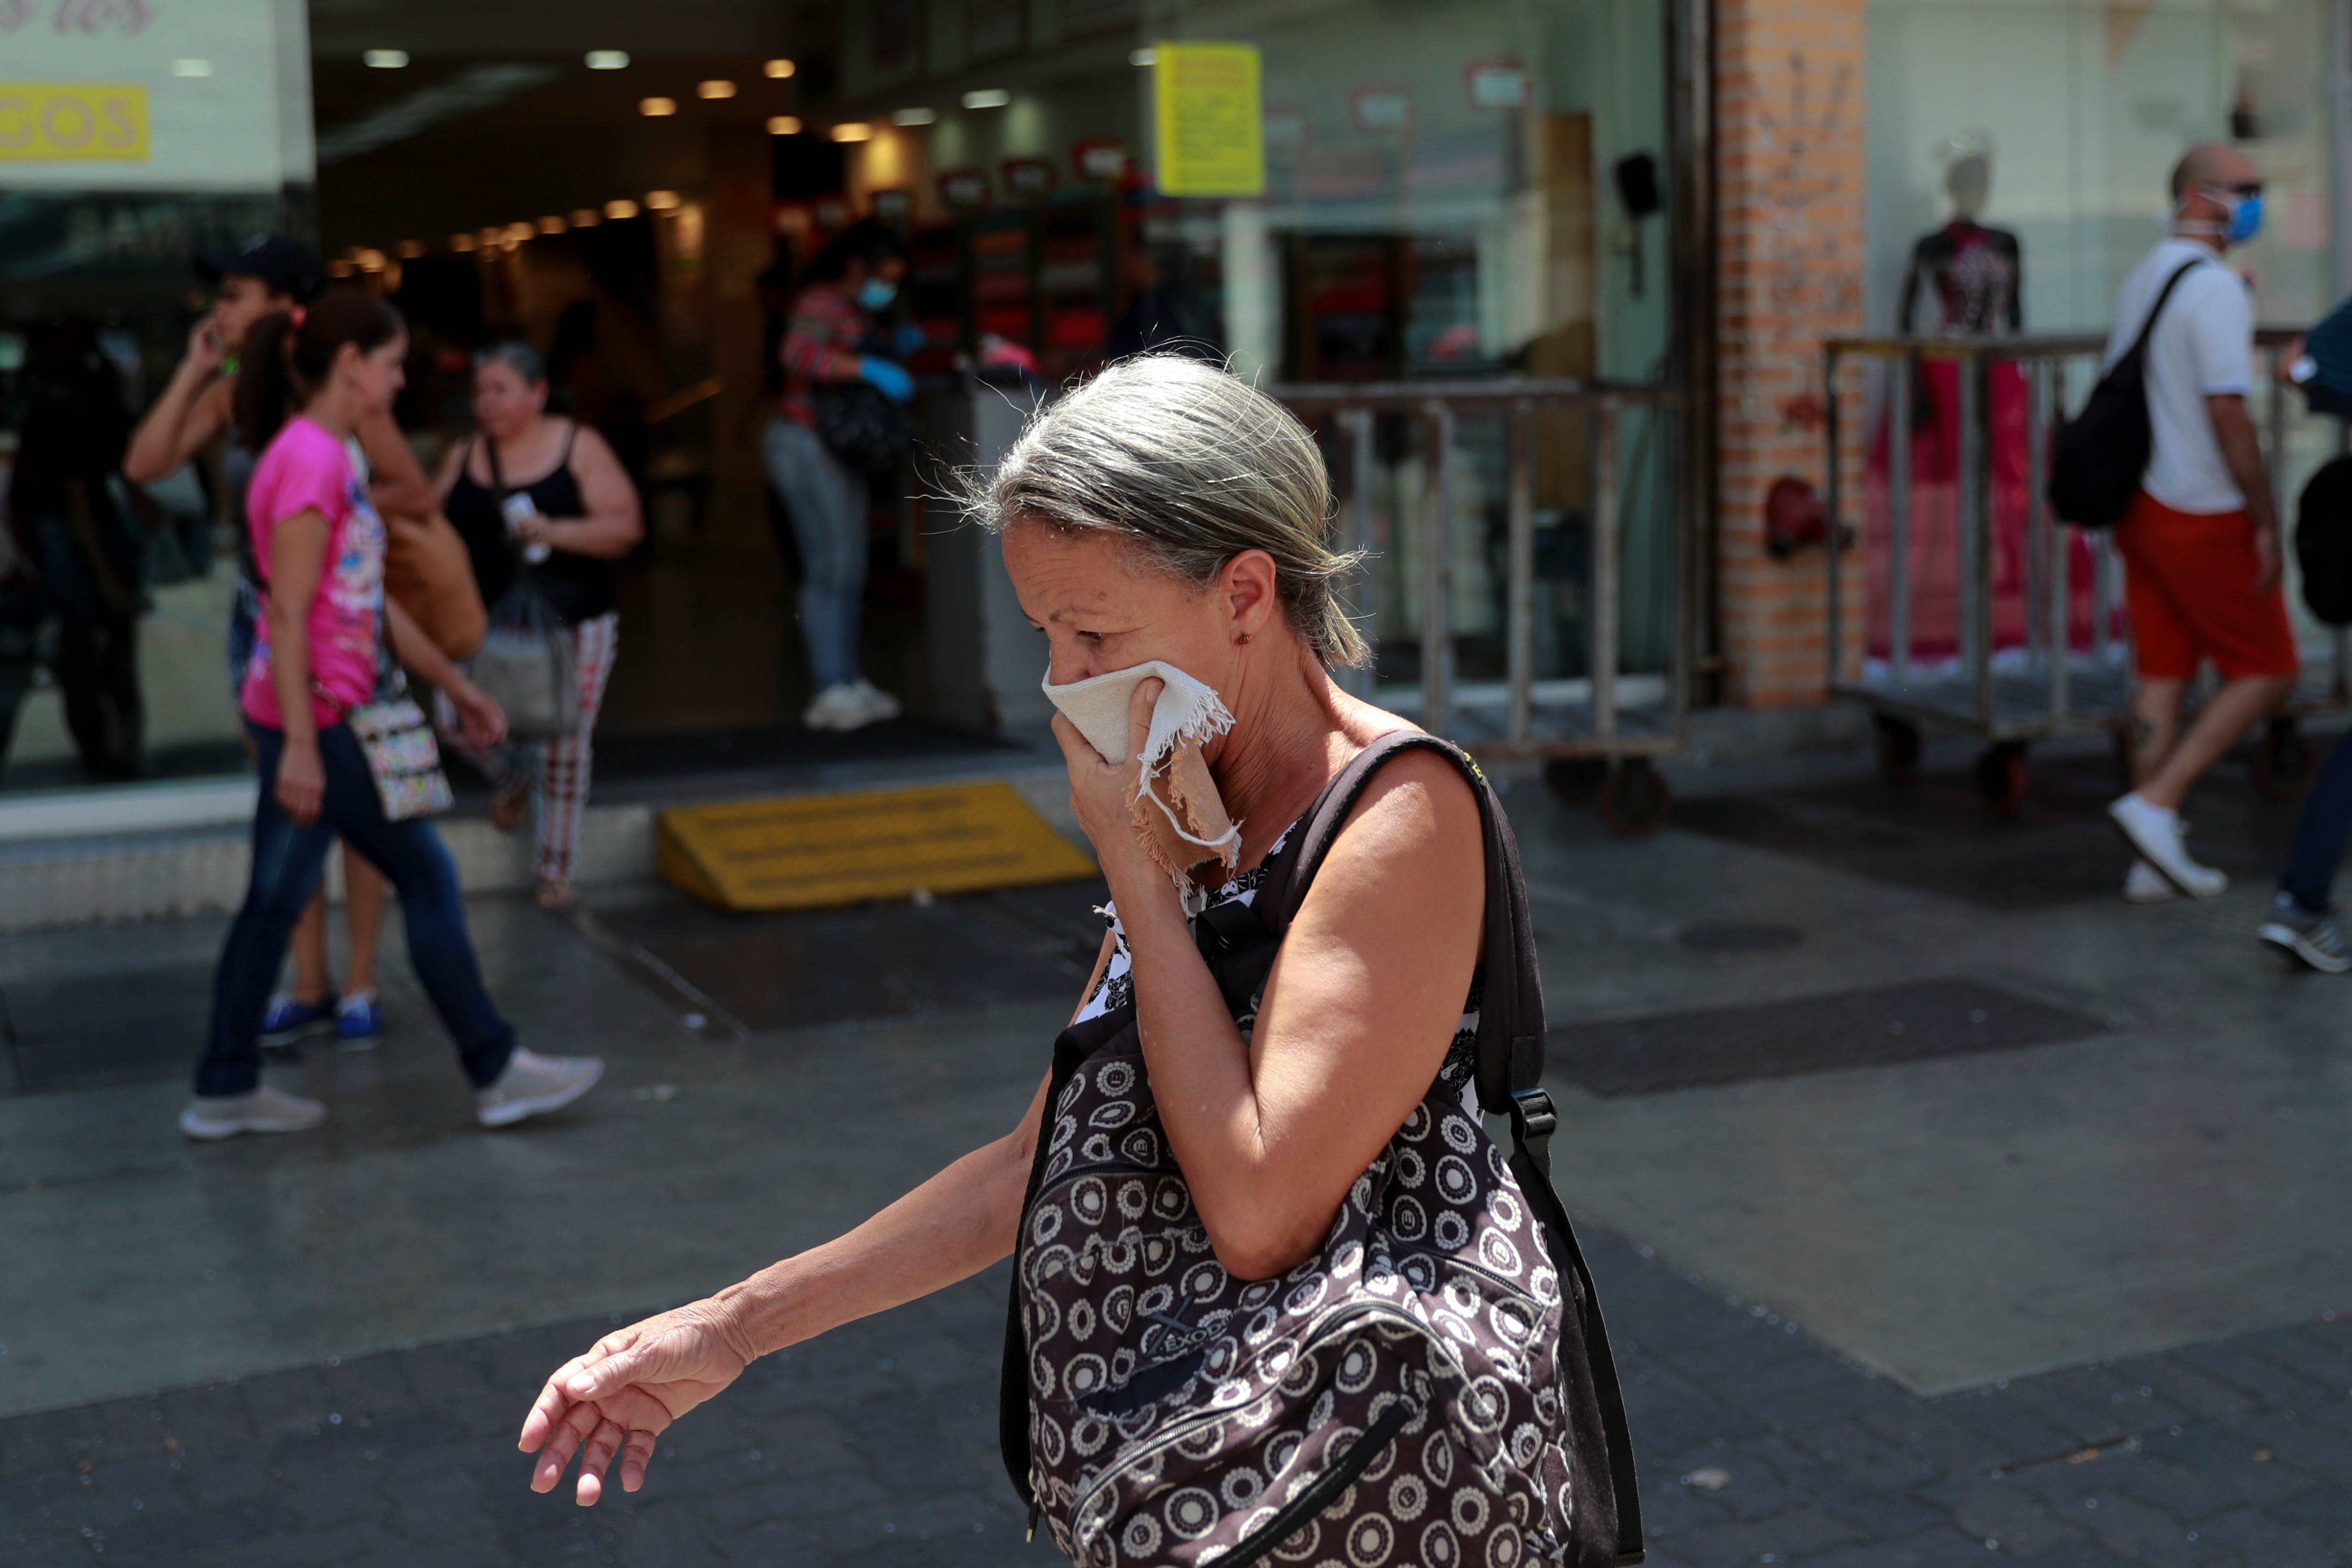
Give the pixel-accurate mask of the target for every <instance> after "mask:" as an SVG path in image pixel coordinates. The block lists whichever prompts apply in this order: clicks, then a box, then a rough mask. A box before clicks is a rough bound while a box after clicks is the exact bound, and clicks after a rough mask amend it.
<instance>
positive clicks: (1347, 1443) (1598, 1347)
mask: <svg viewBox="0 0 2352 1568" xmlns="http://www.w3.org/2000/svg"><path fill="white" fill-rule="evenodd" d="M1412 749H1423V750H1429V751H1434V752H1438V753H1439V754H1441V755H1443V756H1444V757H1446V758H1447V759H1448V760H1450V761H1452V762H1453V763H1454V765H1455V766H1457V767H1459V768H1460V769H1461V770H1462V771H1463V773H1464V774H1465V776H1466V777H1467V778H1468V779H1469V780H1470V782H1471V786H1472V788H1473V790H1474V791H1475V794H1476V795H1477V797H1478V809H1479V816H1480V818H1481V820H1482V823H1483V825H1484V827H1485V832H1486V952H1485V955H1484V958H1483V962H1482V964H1481V975H1482V979H1483V997H1482V1000H1481V1002H1480V1005H1479V1009H1478V1067H1477V1095H1478V1100H1479V1103H1480V1104H1481V1105H1483V1106H1485V1107H1486V1108H1487V1109H1488V1110H1493V1111H1495V1112H1496V1113H1497V1114H1499V1115H1507V1116H1508V1117H1509V1119H1510V1124H1511V1142H1512V1150H1511V1154H1510V1156H1509V1159H1508V1161H1507V1162H1506V1160H1505V1158H1504V1155H1503V1153H1502V1152H1501V1151H1500V1150H1499V1149H1497V1148H1496V1145H1495V1144H1494V1143H1493V1142H1491V1141H1490V1140H1489V1139H1488V1138H1487V1136H1486V1131H1485V1130H1484V1128H1483V1127H1482V1126H1481V1124H1480V1122H1479V1121H1478V1119H1477V1118H1476V1117H1475V1116H1474V1115H1472V1114H1470V1113H1468V1112H1467V1111H1465V1109H1464V1108H1463V1106H1462V1104H1461V1103H1460V1101H1458V1100H1454V1098H1453V1097H1452V1095H1451V1093H1450V1092H1446V1091H1439V1090H1435V1089H1433V1092H1432V1094H1431V1095H1430V1097H1429V1098H1428V1099H1426V1100H1423V1102H1422V1103H1421V1104H1420V1105H1419V1106H1418V1107H1416V1108H1415V1109H1414V1110H1413V1112H1412V1115H1411V1116H1410V1117H1408V1118H1407V1119H1406V1121H1405V1123H1404V1125H1403V1126H1402V1127H1401V1128H1399V1129H1398V1130H1397V1133H1396V1136H1395V1137H1394V1138H1393V1139H1391V1141H1390V1142H1389V1145H1388V1147H1387V1149H1386V1150H1385V1151H1383V1152H1381V1155H1380V1157H1379V1158H1378V1159H1376V1160H1374V1161H1373V1162H1372V1163H1371V1165H1370V1167H1369V1168H1368V1169H1367V1170H1366V1171H1365V1172H1364V1173H1363V1175H1362V1176H1361V1177H1360V1178H1358V1180H1357V1181H1356V1183H1355V1185H1354V1186H1353V1188H1352V1189H1351V1190H1350V1191H1349V1194H1348V1196H1347V1198H1346V1200H1345V1201H1344V1202H1342V1203H1341V1205H1339V1216H1338V1218H1337V1219H1336V1220H1335V1221H1334V1223H1333V1225H1332V1227H1331V1231H1330V1234H1329V1235H1328V1237H1326V1238H1325V1240H1324V1243H1323V1246H1322V1248H1321V1250H1319V1251H1318V1253H1316V1254H1315V1255H1314V1256H1313V1257H1310V1258H1307V1260H1306V1261H1305V1262H1303V1263H1301V1264H1299V1265H1298V1266H1297V1268H1293V1269H1291V1270H1290V1271H1289V1272H1288V1273H1286V1274H1285V1275H1283V1276H1281V1277H1280V1278H1279V1279H1260V1280H1246V1279H1234V1278H1233V1277H1232V1276H1230V1275H1228V1274H1227V1273H1226V1272H1225V1270H1224V1269H1223V1268H1222V1267H1221V1266H1220V1265H1219V1264H1218V1262H1217V1258H1216V1256H1215V1254H1214V1252H1213V1251H1212V1249H1211V1247H1210V1245H1209V1238H1208V1234H1207V1232H1206V1231H1205V1230H1204V1229H1203V1228H1202V1224H1201V1220H1200V1217H1199V1215H1197V1214H1196V1213H1195V1212H1194V1210H1193V1207H1192V1194H1191V1192H1190V1190H1189V1189H1188V1188H1187V1187H1186V1185H1185V1182H1184V1175H1183V1173H1182V1171H1181V1170H1180V1169H1179V1168H1178V1166H1177V1164H1176V1161H1175V1158H1174V1156H1173V1155H1172V1154H1171V1152H1170V1151H1169V1147H1168V1140H1167V1137H1166V1136H1165V1134H1164V1132H1163V1131H1162V1130H1161V1127H1160V1116H1159V1111H1158V1110H1157V1108H1156V1106H1155V1104H1154V1102H1153V1100H1152V1096H1151V1084H1150V1077H1149V1075H1148V1074H1147V1072H1146V1071H1145V1067H1144V1061H1143V1054H1142V1049H1141V1046H1140V1043H1139V1038H1138V1035H1137V1027H1136V1016H1135V1005H1134V1003H1133V1001H1132V1000H1131V999H1130V1000H1129V1002H1128V1003H1127V1004H1126V1005H1123V1006H1121V1007H1118V1008H1117V1009H1115V1010H1113V1011H1112V1012H1110V1013H1108V1014H1106V1015H1104V1016H1100V1017H1097V1018H1090V1019H1087V1020H1085V1021H1084V1022H1081V1023H1078V1024H1076V1025H1073V1026H1071V1027H1070V1028H1068V1029H1067V1030H1065V1031H1064V1032H1063V1034H1062V1036H1061V1037H1060V1038H1059V1039H1058V1040H1056V1041H1055V1047H1054V1077H1053V1082H1052V1088H1051V1089H1050V1091H1049V1093H1048V1096H1047V1099H1046V1102H1045V1103H1046V1106H1047V1112H1046V1123H1045V1127H1044V1129H1043V1130H1042V1135H1041V1136H1040V1137H1039V1139H1038V1146H1037V1155H1036V1163H1035V1164H1034V1167H1033V1168H1032V1169H1031V1172H1030V1176H1029V1189H1028V1194H1027V1196H1026V1199H1025V1200H1024V1204H1023V1205H1022V1220H1021V1229H1020V1233H1019V1237H1018V1240H1017V1242H1016V1245H1015V1251H1014V1259H1013V1260H1014V1277H1013V1306H1012V1313H1011V1317H1010V1320H1009V1321H1008V1322H1007V1324H1006V1327H1005V1355H1004V1384H1003V1403H1002V1405H1001V1408H1000V1414H999V1419H1000V1422H1001V1426H1002V1431H1001V1437H1002V1441H1003V1450H1004V1459H1005V1468H1006V1469H1007V1470H1008V1471H1009V1472H1010V1474H1011V1475H1012V1478H1013V1488H1014V1489H1015V1490H1017V1491H1018V1492H1019V1493H1020V1494H1021V1496H1022V1498H1023V1499H1024V1500H1025V1501H1027V1502H1028V1504H1029V1508H1030V1525H1031V1529H1032V1531H1033V1532H1034V1529H1035V1526H1036V1522H1037V1521H1038V1519H1039V1517H1040V1516H1041V1515H1042V1516H1043V1518H1044V1519H1045V1523H1046V1526H1047V1528H1048V1529H1049V1530H1050V1531H1052V1532H1053V1537H1054V1541H1055V1544H1056V1545H1058V1546H1059V1547H1060V1548H1061V1549H1062V1551H1063V1552H1065V1553H1066V1555H1067V1556H1068V1557H1069V1558H1070V1560H1071V1561H1072V1562H1073V1563H1079V1564H1082V1565H1084V1568H1144V1565H1146V1564H1176V1563H1183V1564H1191V1563H1211V1562H1214V1563H1218V1564H1220V1568H1243V1565H1244V1564H1248V1563H1258V1562H1260V1561H1263V1560H1265V1559H1267V1558H1269V1557H1271V1558H1273V1559H1275V1560H1277V1561H1279V1562H1284V1563H1315V1564H1322V1563H1333V1564H1343V1563H1344V1564H1349V1565H1350V1568H1382V1565H1388V1564H1396V1565H1402V1564H1408V1563H1422V1564H1427V1565H1428V1568H1457V1565H1461V1568H1467V1565H1469V1564H1474V1563H1475V1564H1491V1565H1496V1568H1511V1565H1514V1564H1517V1563H1564V1564H1569V1565H1570V1568H1588V1565H1593V1564H1612V1563H1638V1562H1640V1561H1641V1560H1642V1529H1641V1518H1640V1511H1639V1504H1638V1501H1637V1500H1636V1497H1635V1492H1634V1483H1633V1451H1632V1445H1631V1441H1630V1438H1629V1436H1628V1435H1627V1432H1626V1428H1625V1413H1624V1403H1623V1400H1622V1396H1621V1395H1620V1394H1619V1390H1618V1386H1617V1374H1616V1369H1615V1366H1614V1363H1612V1361H1611V1359H1610V1354H1609V1345H1608V1338H1607V1334H1606V1331H1605V1330H1604V1329H1603V1327H1602V1324H1601V1310H1600V1307H1599V1304H1598V1303H1597V1302H1596V1301H1595V1300H1594V1298H1593V1290H1592V1281H1591V1275H1590V1274H1589V1273H1588V1271H1587V1270H1586V1268H1585V1266H1584V1259H1583V1257H1582V1255H1581V1254H1580V1252H1579V1250H1578V1248H1577V1245H1576V1238H1575V1237H1574V1235H1573V1234H1572V1232H1571V1231H1570V1227H1569V1219H1568V1213H1567V1211H1566V1209H1565V1208H1564V1207H1562V1205H1561V1204H1560V1201H1559V1197H1558V1196H1557V1195H1556V1194H1554V1192H1553V1190H1552V1186H1551V1179H1550V1173H1549V1158H1548V1156H1547V1153H1546V1144H1547V1143H1548V1142H1549V1139H1550V1136H1551V1132H1552V1129H1553V1126H1554V1118H1553V1114H1552V1108H1551V1100H1550V1098H1549V1096H1548V1095H1546V1094H1545V1092H1544V1091H1543V1090H1542V1089H1539V1088H1538V1087H1536V1083H1537V1079H1538V1078H1539V1077H1540V1076H1541V1073H1542V1068H1543V1038H1544V1024H1543V998H1542V993H1541V991H1540V989H1539V984H1538V976H1537V970H1536V952H1535V941H1534V932H1533V930H1532V928H1531V927H1530V925H1529V922H1528V910H1527V889H1526V887H1525V885H1524V883H1523V882H1522V881H1521V879H1520V874H1519V857H1518V847H1517V843H1516V842H1515V841H1514V839H1513V838H1512V836H1511V829H1510V824H1509V823H1508V822H1507V820H1506V819H1505V817H1504V816H1503V812H1502V807H1501V805H1500V803H1499V802H1497V801H1496V798H1495V795H1494V793H1493V791H1492V790H1491V789H1489V788H1488V787H1487V784H1486V779H1485V776H1484V775H1483V774H1481V773H1479V772H1478V769H1477V765H1476V764H1475V763H1473V762H1472V761H1471V760H1470V759H1469V757H1468V756H1466V755H1465V754H1464V753H1463V752H1460V751H1459V750H1457V749H1455V748H1454V747H1453V746H1451V745H1449V744H1447V743H1446V742H1444V741H1441V740H1438V739H1436V738H1434V737H1433V736H1429V735H1424V734H1421V733H1418V732H1414V731H1406V732H1402V733H1399V734H1393V735H1388V736H1383V737H1381V739H1380V740H1378V741H1376V742H1373V743H1372V744H1371V745H1370V746H1369V747H1367V748H1366V749H1365V750H1364V751H1363V752H1360V753H1359V754H1358V755H1357V756H1356V757H1355V759H1354V760H1353V761H1351V762H1350V763H1349V764H1348V766H1347V767H1346V768H1344V769H1343V770H1342V771H1341V772H1340V773H1339V777H1338V778H1336V779H1334V780H1333V781H1332V782H1331V784H1330V785H1329V786H1328V788H1327V789H1326V790H1325V791H1324V792H1323V795H1321V797H1320V798H1319V799H1318V800H1317V802H1316V804H1315V805H1314V807H1313V808H1312V809H1311V810H1310V811H1309V812H1308V814H1307V817H1306V818H1305V819H1304V822H1303V826H1301V827H1299V828H1297V829H1294V830H1293V832H1292V833H1291V834H1290V836H1289V838H1288V840H1287V841H1286V843H1285V844H1284V845H1283V846H1282V847H1281V850H1280V852H1279V853H1278V854H1276V856H1275V857H1274V858H1272V859H1271V860H1269V861H1268V862H1267V873H1266V877H1265V881H1264V883H1263V884H1262V885H1261V887H1260V889H1259V892H1258V895H1257V899H1256V900H1255V903H1254V904H1242V903H1228V904H1220V905H1216V906H1213V907H1212V908H1211V909H1210V910H1208V911H1207V912H1206V913H1204V914H1203V915H1202V916H1201V917H1200V919H1199V920H1198V921H1195V923H1194V936H1195V939H1196V941H1197V942H1199V943H1200V946H1201V950H1202V956H1203V957H1204V958H1205V959H1206V960H1207V962H1208V963H1209V966H1210V970H1211V972H1212V973H1213V974H1214V975H1215V976H1216V978H1217V982H1218V984H1219V986H1220V988H1221V989H1222V990H1223V994H1224V997H1225V1001H1226V1004H1227V1005H1228V1006H1229V1007H1230V1008H1231V1009H1232V1012H1233V1014H1234V1018H1235V1020H1236V1021H1237V1022H1239V1023H1240V1024H1241V1026H1242V1029H1243V1034H1244V1037H1247V1034H1248V1031H1249V1027H1250V1025H1251V1024H1252V1022H1253V1021H1254V1020H1255V1016H1256V1011H1257V1004H1258V1000H1259V998H1260V996H1261V994H1262V993H1263V991H1264V987H1265V977H1266V974H1267V972H1268V970H1269V969H1270V968H1271V967H1272V964H1273V962H1274V955H1275V951H1276V947H1277V945H1278V944H1279V943H1280V942H1281V940H1282V935H1283V932H1284V931H1286V930H1287V929H1288V927H1289V924H1290V921H1291V920H1292V919H1293V918H1294V917H1295V916H1296V915H1297V911H1298V909H1299V906H1300V904H1301V903H1302V902H1303V901H1304V900H1305V899H1306V895H1307V887H1308V885H1309V884H1310V883H1311V882H1312V881H1313V879H1314V877H1315V873H1316V870H1317V868H1318V867H1319V866H1320V865H1321V863H1322V860H1323V857H1324V855H1325V854H1326V853H1327V852H1328V849H1329V848H1330V846H1331V841H1332V840H1333V838H1335V837H1337V836H1338V833H1339V826H1340V825H1341V824H1342V823H1344V822H1345V821H1346V820H1347V816H1348V813H1349V810H1350V809H1351V808H1352V807H1353V806H1354V805H1355V804H1356V802H1357V800H1358V798H1359V797H1360V795H1362V793H1363V790H1364V786H1365V785H1366V784H1368V783H1369V782H1370V779H1371V776H1372V774H1373V773H1374V772H1375V771H1376V770H1378V769H1379V768H1380V766H1381V764H1382V763H1385V762H1387V761H1388V760H1389V759H1390V758H1391V757H1394V756H1396V755H1397V754H1398V753H1399V752H1404V751H1408V750H1412Z"/></svg>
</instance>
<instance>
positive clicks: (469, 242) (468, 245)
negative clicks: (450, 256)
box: [449, 234, 474, 255]
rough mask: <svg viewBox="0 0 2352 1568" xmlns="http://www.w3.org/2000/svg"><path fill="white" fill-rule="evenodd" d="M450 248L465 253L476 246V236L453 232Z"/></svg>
mask: <svg viewBox="0 0 2352 1568" xmlns="http://www.w3.org/2000/svg"><path fill="white" fill-rule="evenodd" d="M449 248H450V249H452V250H454V251H457V253H458V254H460V255H463V254H464V253H466V252H467V251H469V250H471V249H473V248H474V237H473V236H472V235H470V234H453V235H451V236H450V237H449Z"/></svg>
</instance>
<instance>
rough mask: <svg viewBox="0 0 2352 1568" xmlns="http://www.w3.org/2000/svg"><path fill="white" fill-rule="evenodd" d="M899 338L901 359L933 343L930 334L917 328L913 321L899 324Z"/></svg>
mask: <svg viewBox="0 0 2352 1568" xmlns="http://www.w3.org/2000/svg"><path fill="white" fill-rule="evenodd" d="M897 336H898V357H899V358H900V359H905V358H906V357H907V356H908V354H910V353H915V352H916V351H917V350H919V349H920V348H923V347H924V346H926V345H927V344H929V342H930V341H931V340H930V336H929V334H928V333H927V332H925V331H923V329H922V328H920V327H919V326H917V325H916V324H915V323H914V322H912V321H901V322H899V323H898V334H897Z"/></svg>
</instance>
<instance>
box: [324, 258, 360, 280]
mask: <svg viewBox="0 0 2352 1568" xmlns="http://www.w3.org/2000/svg"><path fill="white" fill-rule="evenodd" d="M358 270H359V268H356V267H353V266H352V264H351V263H350V262H348V261H330V262H328V263H327V276H328V277H330V278H349V277H350V276H351V275H352V273H354V272H357V271H358Z"/></svg>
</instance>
